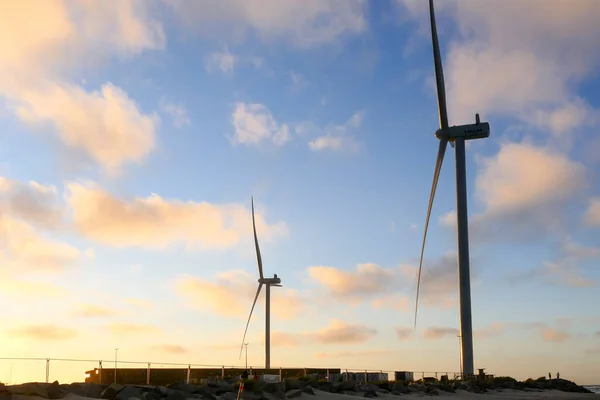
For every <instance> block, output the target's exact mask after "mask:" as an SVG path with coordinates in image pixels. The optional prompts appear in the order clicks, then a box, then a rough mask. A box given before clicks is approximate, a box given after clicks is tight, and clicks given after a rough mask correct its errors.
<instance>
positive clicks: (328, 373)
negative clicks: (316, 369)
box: [327, 368, 330, 382]
mask: <svg viewBox="0 0 600 400" xmlns="http://www.w3.org/2000/svg"><path fill="white" fill-rule="evenodd" d="M329 381H330V379H329V368H327V382H329Z"/></svg>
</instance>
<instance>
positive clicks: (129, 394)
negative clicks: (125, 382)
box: [115, 386, 144, 400]
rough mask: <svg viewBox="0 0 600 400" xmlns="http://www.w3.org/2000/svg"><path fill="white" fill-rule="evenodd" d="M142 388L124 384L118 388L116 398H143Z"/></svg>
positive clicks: (129, 399)
mask: <svg viewBox="0 0 600 400" xmlns="http://www.w3.org/2000/svg"><path fill="white" fill-rule="evenodd" d="M143 398H144V390H143V389H142V388H138V387H135V386H125V387H124V388H123V389H121V390H119V392H118V393H117V395H116V397H115V399H116V400H143Z"/></svg>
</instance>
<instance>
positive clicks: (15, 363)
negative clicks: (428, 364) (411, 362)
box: [0, 357, 460, 385]
mask: <svg viewBox="0 0 600 400" xmlns="http://www.w3.org/2000/svg"><path fill="white" fill-rule="evenodd" d="M244 370H246V366H240V365H210V364H198V363H177V362H156V361H153V362H147V361H129V360H86V359H73V358H45V357H0V382H2V383H4V384H7V385H15V384H22V383H28V382H47V383H50V382H54V381H58V382H60V383H73V382H95V383H103V384H110V383H115V382H116V383H121V384H147V385H151V384H154V385H164V384H167V383H172V382H177V381H179V382H182V381H183V382H188V383H201V382H204V381H207V380H222V379H228V378H237V377H239V376H240V375H242V373H243V372H244ZM247 371H248V373H249V376H250V377H251V378H255V379H258V378H259V377H260V379H263V380H269V381H281V380H282V379H284V378H292V377H296V378H297V377H302V376H313V377H316V378H318V379H326V380H328V381H330V382H333V381H344V380H355V381H357V382H361V383H364V382H380V381H395V380H407V381H410V380H419V379H424V380H426V379H435V380H444V379H458V378H460V373H458V372H453V371H406V370H402V371H399V370H390V369H373V368H339V367H331V368H309V367H284V366H282V367H275V368H271V369H269V370H265V369H264V368H261V367H253V366H251V365H248V366H247Z"/></svg>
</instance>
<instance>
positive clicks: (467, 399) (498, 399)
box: [302, 389, 596, 400]
mask: <svg viewBox="0 0 600 400" xmlns="http://www.w3.org/2000/svg"><path fill="white" fill-rule="evenodd" d="M315 394H316V396H310V395H309V396H310V397H311V398H312V397H314V398H315V400H356V397H358V396H353V395H350V394H335V393H328V392H322V391H320V390H315ZM377 395H378V398H380V399H386V400H400V399H402V398H403V397H410V398H419V397H429V398H430V399H431V400H434V399H438V400H463V399H464V400H476V399H479V400H482V399H490V400H533V399H535V400H541V399H553V400H562V399H565V400H571V399H572V400H582V399H591V400H595V397H594V396H596V394H593V393H591V394H590V393H567V392H561V391H558V390H545V391H543V392H523V391H520V390H511V389H502V391H496V390H489V391H488V392H486V393H483V394H477V393H470V392H465V391H463V390H457V391H456V393H444V392H441V391H440V395H439V396H430V395H428V394H425V393H412V394H408V395H402V396H396V395H393V394H382V393H377ZM302 397H307V396H306V395H303V396H302ZM361 397H362V396H361Z"/></svg>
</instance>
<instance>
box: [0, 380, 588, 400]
mask: <svg viewBox="0 0 600 400" xmlns="http://www.w3.org/2000/svg"><path fill="white" fill-rule="evenodd" d="M503 389H513V390H522V391H529V392H531V391H545V390H560V391H563V392H570V393H592V392H590V391H589V390H587V389H585V388H584V387H581V386H579V385H577V384H575V383H573V382H570V381H567V380H564V379H552V380H537V381H533V380H527V381H525V382H517V381H516V380H514V379H512V378H498V379H494V380H493V381H491V382H485V383H477V382H453V383H441V382H432V383H415V382H411V383H408V382H381V383H369V384H360V383H357V382H354V381H346V382H337V383H330V382H325V381H310V380H303V379H285V380H284V381H283V382H277V383H260V382H255V381H245V385H244V390H243V392H242V393H241V398H242V399H244V400H279V399H291V398H296V397H301V396H309V397H311V396H315V391H322V392H329V393H334V394H347V395H353V396H356V397H365V398H375V397H387V396H386V395H395V396H406V395H410V394H413V393H414V394H417V395H419V396H423V395H430V396H436V395H439V394H441V392H446V393H455V392H456V391H457V390H462V391H468V392H471V393H485V392H487V391H490V390H494V391H502V390H503ZM238 390H239V382H237V381H236V380H224V381H220V382H214V383H208V384H206V385H192V384H187V383H181V382H179V383H174V384H171V385H168V386H167V387H165V386H145V385H119V384H112V385H100V384H95V383H72V384H59V383H58V382H54V383H51V384H48V383H26V384H22V385H14V386H4V385H1V384H0V400H12V399H13V397H14V398H15V399H18V398H20V397H21V396H33V397H37V398H42V399H65V400H69V399H73V400H75V399H76V398H80V399H81V398H89V399H104V400H193V399H198V400H236V399H237V395H238Z"/></svg>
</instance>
